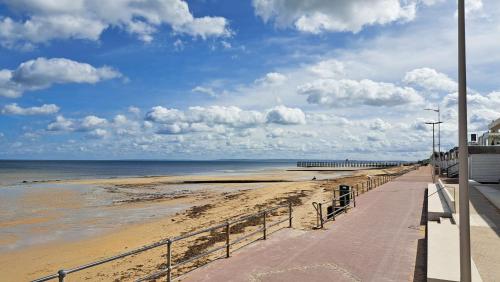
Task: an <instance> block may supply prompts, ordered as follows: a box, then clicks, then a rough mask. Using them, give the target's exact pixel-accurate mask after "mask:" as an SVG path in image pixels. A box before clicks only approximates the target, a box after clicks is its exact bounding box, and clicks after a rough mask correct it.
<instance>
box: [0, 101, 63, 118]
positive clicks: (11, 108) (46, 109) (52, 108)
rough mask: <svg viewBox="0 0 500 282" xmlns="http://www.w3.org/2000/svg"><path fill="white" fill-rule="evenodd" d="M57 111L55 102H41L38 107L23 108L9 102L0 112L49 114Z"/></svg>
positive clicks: (10, 113) (9, 113)
mask: <svg viewBox="0 0 500 282" xmlns="http://www.w3.org/2000/svg"><path fill="white" fill-rule="evenodd" d="M58 111H59V107H58V106H57V105H55V104H43V105H42V106H40V107H29V108H23V107H20V106H18V105H17V104H16V103H13V104H9V105H6V106H4V107H3V109H2V110H1V113H2V114H7V115H24V116H26V115H51V114H55V113H57V112H58Z"/></svg>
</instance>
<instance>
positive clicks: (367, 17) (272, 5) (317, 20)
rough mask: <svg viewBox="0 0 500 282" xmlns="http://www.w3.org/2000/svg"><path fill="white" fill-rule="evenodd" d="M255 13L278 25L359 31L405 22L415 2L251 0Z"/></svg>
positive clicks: (311, 30)
mask: <svg viewBox="0 0 500 282" xmlns="http://www.w3.org/2000/svg"><path fill="white" fill-rule="evenodd" d="M252 3H253V6H254V9H255V14H256V15H257V16H259V17H261V18H262V20H264V22H269V21H272V22H274V23H275V24H276V25H277V26H278V27H288V26H293V27H295V28H296V29H297V30H299V31H302V32H308V33H314V34H317V33H321V32H325V31H328V32H332V31H348V32H359V31H360V30H361V29H363V27H365V26H369V25H384V24H388V23H391V22H397V21H400V22H407V21H411V20H413V19H414V18H415V14H416V3H415V1H399V0H372V1H365V0H351V1H331V0H311V1H286V0H253V1H252Z"/></svg>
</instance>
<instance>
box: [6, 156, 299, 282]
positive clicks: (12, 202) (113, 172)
mask: <svg viewBox="0 0 500 282" xmlns="http://www.w3.org/2000/svg"><path fill="white" fill-rule="evenodd" d="M295 166H296V161H295V160H214V161H161V160H158V161H150V160H120V161H55V160H54V161H45V160H44V161H35V160H29V161H28V160H26V161H24V160H2V161H0V254H2V253H3V252H10V251H13V250H18V249H20V248H26V247H30V246H34V245H39V244H46V243H52V242H59V241H61V240H64V241H72V240H79V239H82V238H86V237H90V236H96V235H98V234H101V233H102V232H105V231H109V230H114V229H116V228H119V227H121V226H126V225H128V224H134V223H142V222H145V221H147V220H153V219H156V218H159V217H162V216H168V215H172V214H175V213H177V212H180V211H183V210H185V209H188V208H190V207H191V206H190V205H186V204H182V203H176V202H173V203H163V202H158V203H156V202H154V201H153V202H151V203H149V202H147V203H143V204H128V205H121V204H120V202H121V201H122V200H124V199H128V198H129V197H131V196H129V194H131V195H134V194H133V193H139V194H141V193H147V194H160V195H161V194H169V193H176V192H184V191H197V190H203V189H207V187H209V188H208V189H232V190H231V191H237V190H238V189H252V187H254V188H258V185H262V184H252V183H247V184H244V185H241V187H240V186H238V184H235V185H233V186H231V187H227V188H224V187H226V186H227V185H223V187H214V186H213V185H212V186H208V185H203V184H178V185H177V184H174V185H170V184H165V185H156V186H155V189H149V188H134V189H125V191H124V192H123V193H116V192H112V193H111V192H108V191H109V190H108V189H107V187H106V186H101V185H90V184H74V183H67V182H64V181H57V180H75V179H103V178H125V177H144V176H175V175H213V176H226V175H245V174H253V173H259V172H266V171H269V170H275V169H287V168H293V167H295ZM0 280H1V279H0Z"/></svg>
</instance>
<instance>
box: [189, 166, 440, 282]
mask: <svg viewBox="0 0 500 282" xmlns="http://www.w3.org/2000/svg"><path fill="white" fill-rule="evenodd" d="M429 182H431V177H430V169H428V168H420V169H419V170H417V171H412V172H410V173H408V174H406V175H404V176H402V177H400V178H398V179H396V180H394V181H392V182H389V183H386V184H384V185H382V186H380V187H378V188H376V189H374V190H372V191H370V192H368V193H365V194H363V195H362V196H360V197H359V198H357V207H356V208H354V209H352V210H351V211H350V212H349V213H348V214H346V215H342V216H340V217H338V218H337V220H336V221H335V222H329V223H326V225H325V230H315V231H300V230H293V229H292V230H291V229H284V230H282V231H279V232H277V233H275V234H273V235H272V236H270V237H269V239H268V240H266V241H258V242H256V243H254V244H252V245H250V246H248V247H245V248H243V249H241V250H239V251H236V252H234V253H233V254H232V257H231V258H229V259H221V260H218V261H215V262H212V263H210V264H208V265H206V266H204V267H201V268H199V269H197V270H195V271H193V272H191V273H189V274H187V275H186V276H184V277H183V279H182V281H287V282H291V281H308V282H312V281H424V280H425V270H424V269H423V268H424V267H425V264H422V263H423V262H425V241H424V239H423V238H424V237H425V231H424V228H422V226H421V224H425V223H424V222H421V221H422V218H421V217H422V210H423V203H424V196H425V195H424V194H425V189H426V188H427V183H429ZM311 208H312V207H311ZM415 265H417V267H416V266H415Z"/></svg>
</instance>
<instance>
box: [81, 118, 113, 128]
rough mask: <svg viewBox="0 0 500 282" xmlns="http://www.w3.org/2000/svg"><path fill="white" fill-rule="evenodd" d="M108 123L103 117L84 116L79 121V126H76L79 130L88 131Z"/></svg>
mask: <svg viewBox="0 0 500 282" xmlns="http://www.w3.org/2000/svg"><path fill="white" fill-rule="evenodd" d="M107 124H108V121H107V120H106V119H104V118H100V117H97V116H93V115H91V116H86V117H84V118H83V120H82V121H81V122H80V126H79V127H78V130H80V131H90V130H94V129H97V128H102V127H104V126H106V125H107Z"/></svg>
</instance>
